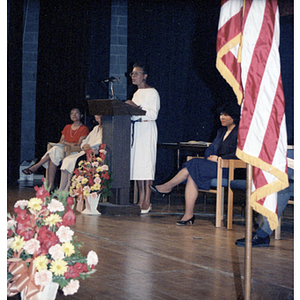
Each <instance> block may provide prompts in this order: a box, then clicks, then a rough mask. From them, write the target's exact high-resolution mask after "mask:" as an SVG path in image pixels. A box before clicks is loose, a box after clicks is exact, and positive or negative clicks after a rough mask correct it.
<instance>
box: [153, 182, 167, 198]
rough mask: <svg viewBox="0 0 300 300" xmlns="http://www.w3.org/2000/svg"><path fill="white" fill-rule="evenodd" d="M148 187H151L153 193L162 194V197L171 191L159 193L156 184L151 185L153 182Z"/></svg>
mask: <svg viewBox="0 0 300 300" xmlns="http://www.w3.org/2000/svg"><path fill="white" fill-rule="evenodd" d="M150 189H151V191H152V192H153V193H154V194H158V195H160V196H162V197H165V196H167V195H170V194H171V192H169V193H161V192H160V191H159V190H158V189H157V188H156V186H155V185H153V184H151V185H150Z"/></svg>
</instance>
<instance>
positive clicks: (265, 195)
mask: <svg viewBox="0 0 300 300" xmlns="http://www.w3.org/2000/svg"><path fill="white" fill-rule="evenodd" d="M279 33H280V28H279V11H278V6H277V1H276V0H245V1H242V0H223V1H222V4H221V12H220V20H219V28H218V37H217V63H216V66H217V68H218V70H219V72H220V73H221V75H222V76H223V77H224V78H225V79H226V80H227V82H228V83H229V84H230V85H231V86H232V88H233V90H234V92H235V94H236V96H237V99H238V103H239V104H241V120H240V125H239V133H238V146H237V153H236V154H237V156H238V157H239V158H240V159H242V160H243V161H245V162H246V163H249V164H251V165H252V166H253V181H252V191H251V198H250V205H251V206H252V207H253V209H254V210H256V211H257V212H259V213H261V214H262V215H264V216H266V217H267V218H268V220H269V224H270V227H271V229H275V228H276V227H277V225H278V217H277V192H278V191H280V190H282V189H284V188H286V187H287V186H288V177H287V160H286V152H287V134H286V122H285V112H284V107H285V105H284V94H283V88H282V80H281V73H280V57H279V50H278V49H279Z"/></svg>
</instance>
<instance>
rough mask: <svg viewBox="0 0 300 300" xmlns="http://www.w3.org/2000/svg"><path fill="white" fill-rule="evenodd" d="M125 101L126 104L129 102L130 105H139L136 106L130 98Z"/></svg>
mask: <svg viewBox="0 0 300 300" xmlns="http://www.w3.org/2000/svg"><path fill="white" fill-rule="evenodd" d="M125 103H126V104H129V105H131V106H134V107H139V106H137V105H136V104H135V103H134V102H133V101H132V100H126V101H125Z"/></svg>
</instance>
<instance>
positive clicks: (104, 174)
mask: <svg viewBox="0 0 300 300" xmlns="http://www.w3.org/2000/svg"><path fill="white" fill-rule="evenodd" d="M101 178H104V179H109V174H108V173H107V172H106V171H104V172H103V173H102V174H101Z"/></svg>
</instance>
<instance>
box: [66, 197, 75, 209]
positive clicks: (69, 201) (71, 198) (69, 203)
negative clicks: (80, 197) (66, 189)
mask: <svg viewBox="0 0 300 300" xmlns="http://www.w3.org/2000/svg"><path fill="white" fill-rule="evenodd" d="M67 203H68V205H69V207H70V206H72V205H74V203H75V201H74V198H73V197H67Z"/></svg>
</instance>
